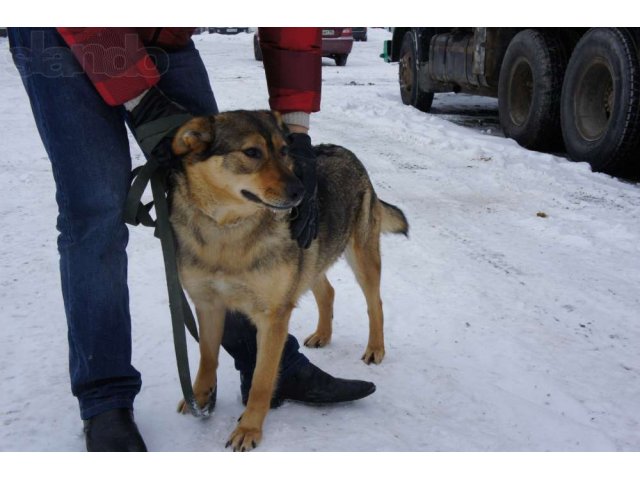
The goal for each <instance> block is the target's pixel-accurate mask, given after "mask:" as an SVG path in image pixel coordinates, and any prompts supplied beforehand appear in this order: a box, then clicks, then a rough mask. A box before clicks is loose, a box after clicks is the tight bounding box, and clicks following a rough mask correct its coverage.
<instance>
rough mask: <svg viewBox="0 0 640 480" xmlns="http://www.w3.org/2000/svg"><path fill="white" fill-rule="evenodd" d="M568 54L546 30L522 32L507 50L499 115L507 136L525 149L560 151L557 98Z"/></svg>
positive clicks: (500, 84) (558, 98) (558, 103)
mask: <svg viewBox="0 0 640 480" xmlns="http://www.w3.org/2000/svg"><path fill="white" fill-rule="evenodd" d="M566 66H567V53H566V49H565V46H564V44H563V43H562V41H561V40H560V38H559V37H558V36H557V35H556V34H555V33H554V32H549V31H540V30H532V29H528V30H522V31H521V32H518V33H517V34H516V35H515V36H514V37H513V39H512V40H511V42H510V43H509V46H508V47H507V51H506V52H505V55H504V59H503V62H502V66H501V68H500V77H499V80H498V112H499V117H500V124H501V125H502V128H503V130H504V134H505V136H506V137H509V138H513V139H514V140H515V141H516V142H518V143H519V144H520V145H522V146H523V147H525V148H529V149H531V150H540V151H557V150H561V149H562V134H561V132H560V95H561V92H562V80H563V77H564V72H565V69H566Z"/></svg>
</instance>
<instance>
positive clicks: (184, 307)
mask: <svg viewBox="0 0 640 480" xmlns="http://www.w3.org/2000/svg"><path fill="white" fill-rule="evenodd" d="M132 175H133V180H132V184H131V188H130V189H129V193H128V195H127V200H126V203H125V212H124V220H125V222H127V223H128V224H130V225H134V226H136V225H140V224H142V225H144V226H146V227H155V232H154V235H155V236H156V237H158V238H159V239H160V244H161V245H162V256H163V258H164V269H165V273H166V276H167V290H168V293H169V310H170V311H171V324H172V327H173V343H174V347H175V352H176V362H177V366H178V376H179V378H180V385H181V387H182V393H183V395H184V400H185V402H186V404H187V405H188V406H189V409H190V411H191V413H192V414H193V415H194V416H207V415H208V414H209V413H211V409H210V408H206V409H204V410H203V409H201V408H200V407H199V406H198V404H197V402H196V399H195V396H194V394H193V389H192V387H191V375H190V370H189V357H188V354H187V339H186V335H185V331H184V330H185V326H186V328H187V330H189V333H191V335H192V336H193V338H195V339H196V341H198V328H197V327H196V322H195V319H194V317H193V313H192V312H191V307H190V306H189V303H188V302H187V298H186V296H185V294H184V290H183V289H182V285H181V284H180V278H179V276H178V264H177V261H176V248H175V246H176V244H175V238H174V236H173V231H172V229H171V224H170V223H169V207H168V204H167V196H166V192H167V172H166V171H165V170H164V169H162V168H160V166H159V165H158V162H157V161H156V160H155V159H154V158H151V159H149V161H148V162H147V163H146V164H145V165H143V166H141V167H137V168H135V169H134V170H133V172H132ZM149 183H151V191H152V194H153V202H149V203H147V204H146V205H145V204H143V203H142V202H141V198H142V194H143V193H144V191H145V189H146V187H147V185H148V184H149ZM153 206H155V210H156V220H155V221H154V220H153V218H152V217H151V214H150V213H149V212H150V211H151V207H153Z"/></svg>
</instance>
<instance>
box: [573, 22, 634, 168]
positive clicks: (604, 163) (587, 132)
mask: <svg viewBox="0 0 640 480" xmlns="http://www.w3.org/2000/svg"><path fill="white" fill-rule="evenodd" d="M561 120H562V135H563V137H564V142H565V145H566V147H567V152H568V153H569V155H570V156H571V159H572V160H575V161H580V162H589V163H590V164H591V167H592V169H593V170H594V171H600V172H607V173H610V174H614V175H627V174H635V173H640V168H639V167H640V152H639V148H640V68H639V62H638V54H637V52H636V50H635V48H634V43H633V40H632V38H631V36H630V34H629V33H628V32H627V31H626V30H624V29H618V28H594V29H591V30H589V31H588V32H587V33H585V34H584V36H583V37H582V38H581V39H580V41H579V42H578V44H577V45H576V47H575V49H574V51H573V54H572V55H571V59H570V60H569V66H568V67H567V73H566V76H565V80H564V85H563V86H562V101H561Z"/></svg>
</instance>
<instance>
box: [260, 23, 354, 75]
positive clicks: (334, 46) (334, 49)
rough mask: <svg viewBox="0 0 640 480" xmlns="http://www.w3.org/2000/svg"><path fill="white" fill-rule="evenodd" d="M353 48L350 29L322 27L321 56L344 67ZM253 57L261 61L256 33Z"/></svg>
mask: <svg viewBox="0 0 640 480" xmlns="http://www.w3.org/2000/svg"><path fill="white" fill-rule="evenodd" d="M352 48H353V31H352V30H351V27H323V28H322V56H323V57H327V58H332V59H333V60H334V61H335V62H336V65H337V66H339V67H344V66H345V65H346V64H347V57H348V56H349V54H350V53H351V49H352ZM253 55H254V57H255V59H256V60H260V61H261V60H262V51H261V50H260V38H259V37H258V32H256V33H255V34H254V35H253Z"/></svg>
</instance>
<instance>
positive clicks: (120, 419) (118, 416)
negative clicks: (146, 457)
mask: <svg viewBox="0 0 640 480" xmlns="http://www.w3.org/2000/svg"><path fill="white" fill-rule="evenodd" d="M84 438H85V440H86V442H87V452H146V451H147V446H146V445H145V444H144V440H142V436H141V435H140V432H139V431H138V427H137V426H136V423H135V422H134V420H133V411H132V410H130V409H127V408H117V409H115V410H108V411H106V412H104V413H101V414H99V415H96V416H95V417H91V418H90V419H89V420H85V421H84Z"/></svg>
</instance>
